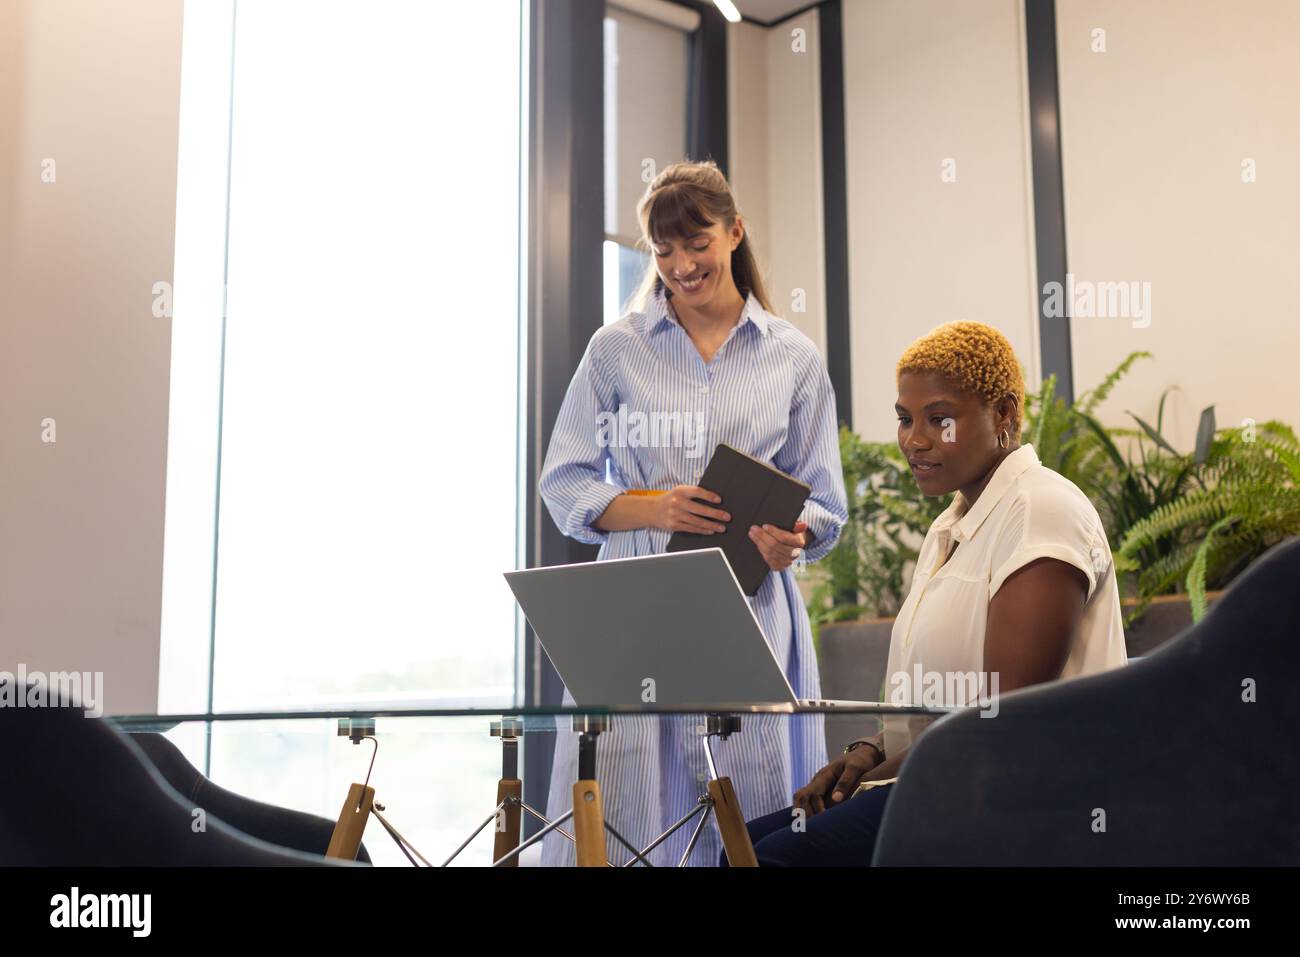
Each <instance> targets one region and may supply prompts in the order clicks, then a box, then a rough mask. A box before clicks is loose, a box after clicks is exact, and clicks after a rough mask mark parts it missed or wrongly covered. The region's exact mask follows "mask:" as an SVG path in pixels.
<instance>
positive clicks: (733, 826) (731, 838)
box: [709, 778, 758, 867]
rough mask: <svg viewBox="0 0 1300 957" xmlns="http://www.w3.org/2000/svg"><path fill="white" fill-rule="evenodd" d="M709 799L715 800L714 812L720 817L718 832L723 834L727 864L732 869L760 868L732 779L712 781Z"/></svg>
mask: <svg viewBox="0 0 1300 957" xmlns="http://www.w3.org/2000/svg"><path fill="white" fill-rule="evenodd" d="M709 797H711V798H713V810H714V811H715V812H716V813H717V815H718V830H719V831H721V832H722V847H723V849H724V850H725V851H726V852H727V863H728V864H730V865H731V866H732V867H758V857H757V856H756V855H755V854H754V843H753V841H751V840H750V839H749V828H747V827H745V815H744V814H742V813H741V810H740V801H739V800H738V799H737V798H736V790H735V788H733V787H732V786H731V778H716V779H714V780H712V781H710V782H709Z"/></svg>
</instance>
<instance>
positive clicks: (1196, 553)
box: [1116, 408, 1300, 621]
mask: <svg viewBox="0 0 1300 957" xmlns="http://www.w3.org/2000/svg"><path fill="white" fill-rule="evenodd" d="M1207 411H1208V412H1209V418H1208V424H1207V419H1206V416H1205V415H1203V416H1202V421H1201V435H1200V436H1198V452H1197V454H1196V456H1195V457H1194V458H1195V459H1198V461H1196V462H1195V464H1196V466H1197V474H1196V485H1197V487H1196V488H1194V489H1192V490H1191V491H1189V492H1188V493H1187V494H1186V495H1183V496H1180V497H1179V498H1178V499H1177V500H1176V501H1172V502H1169V503H1167V504H1165V505H1163V506H1161V507H1160V508H1158V509H1156V510H1155V511H1154V512H1152V513H1151V514H1150V515H1148V516H1146V517H1145V518H1143V519H1142V520H1140V521H1138V522H1136V523H1134V524H1133V526H1132V527H1131V528H1129V529H1128V531H1127V533H1126V534H1125V535H1124V538H1123V541H1122V544H1121V545H1120V549H1119V552H1118V553H1117V554H1116V566H1117V568H1119V569H1121V570H1123V571H1126V572H1129V573H1131V574H1133V575H1135V576H1136V581H1137V590H1138V598H1139V603H1140V604H1139V607H1145V604H1146V603H1148V602H1149V601H1150V599H1151V598H1152V597H1154V596H1155V595H1159V594H1164V593H1166V592H1168V591H1169V590H1170V589H1171V588H1173V587H1174V586H1175V585H1177V584H1179V583H1181V584H1182V585H1183V586H1184V587H1185V588H1186V590H1187V594H1188V596H1189V597H1190V599H1191V601H1192V617H1193V620H1197V621H1199V620H1200V618H1201V617H1202V616H1203V615H1204V613H1205V591H1206V588H1207V587H1222V586H1223V585H1226V584H1227V583H1228V582H1229V581H1231V580H1232V578H1234V577H1235V576H1236V575H1237V574H1238V573H1239V572H1240V571H1241V570H1242V569H1243V568H1245V566H1246V565H1247V564H1249V563H1250V562H1251V561H1252V560H1254V559H1255V558H1257V557H1258V556H1259V555H1261V554H1262V553H1263V552H1265V551H1267V550H1268V549H1269V548H1271V547H1272V546H1273V545H1275V544H1277V543H1278V542H1280V541H1282V539H1284V538H1286V537H1288V536H1290V535H1294V534H1296V533H1297V532H1300V442H1297V440H1296V435H1295V432H1294V431H1292V429H1291V428H1290V427H1289V426H1287V425H1285V424H1284V423H1282V422H1278V421H1269V422H1265V423H1263V424H1262V425H1258V426H1254V425H1250V426H1247V427H1245V428H1241V429H1222V430H1215V428H1214V421H1213V408H1211V409H1210V410H1207ZM1207 434H1208V435H1209V436H1211V437H1212V438H1211V440H1209V441H1208V443H1207V445H1208V447H1207V448H1205V450H1204V453H1203V454H1202V452H1201V450H1200V447H1201V445H1202V438H1203V437H1204V436H1205V435H1207ZM1153 554H1156V555H1158V556H1159V557H1158V558H1157V559H1156V560H1155V561H1150V560H1149V558H1150V556H1151V555H1153Z"/></svg>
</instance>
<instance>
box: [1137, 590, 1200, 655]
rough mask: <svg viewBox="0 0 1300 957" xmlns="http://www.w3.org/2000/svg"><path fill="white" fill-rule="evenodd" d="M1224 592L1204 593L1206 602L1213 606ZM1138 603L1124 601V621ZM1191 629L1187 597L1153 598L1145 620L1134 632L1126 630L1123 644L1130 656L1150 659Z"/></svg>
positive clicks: (1189, 603) (1140, 621) (1190, 604)
mask: <svg viewBox="0 0 1300 957" xmlns="http://www.w3.org/2000/svg"><path fill="white" fill-rule="evenodd" d="M1222 594H1223V592H1221V591H1212V592H1206V593H1205V600H1206V602H1207V603H1208V604H1210V605H1213V604H1214V602H1215V601H1217V600H1218V598H1219V596H1220V595H1222ZM1136 604H1137V602H1134V601H1125V602H1124V603H1123V606H1124V612H1123V613H1124V617H1125V618H1127V617H1128V615H1129V613H1130V612H1131V611H1132V610H1133V608H1134V607H1135V606H1136ZM1190 627H1192V602H1191V600H1190V599H1189V598H1188V597H1187V596H1186V595H1161V596H1159V597H1158V598H1154V599H1152V601H1151V604H1149V605H1147V610H1146V611H1144V612H1143V613H1142V617H1141V618H1139V619H1138V620H1137V621H1136V622H1134V623H1133V626H1132V627H1131V628H1125V629H1124V643H1125V644H1126V645H1127V646H1128V656H1129V657H1130V658H1137V657H1140V656H1141V655H1149V654H1151V652H1153V651H1155V650H1156V649H1157V648H1159V647H1160V646H1161V645H1163V644H1164V643H1165V642H1166V641H1168V640H1169V639H1170V638H1174V637H1177V636H1178V635H1180V634H1182V633H1183V632H1184V631H1186V630H1187V629H1188V628H1190Z"/></svg>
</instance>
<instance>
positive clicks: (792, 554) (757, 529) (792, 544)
mask: <svg viewBox="0 0 1300 957" xmlns="http://www.w3.org/2000/svg"><path fill="white" fill-rule="evenodd" d="M807 530H808V523H807V522H795V523H794V531H791V532H787V531H786V530H785V529H784V528H777V527H776V526H775V525H754V526H752V527H751V528H750V530H749V540H750V541H752V542H753V543H754V544H755V545H757V546H758V550H759V552H760V553H761V554H762V556H763V560H764V561H766V562H767V567H768V568H770V569H772V571H774V572H783V571H785V570H786V569H787V568H789V567H790V566H791V565H793V564H794V561H795V559H796V558H798V557H799V556H800V555H802V554H803V547H804V545H805V544H807V541H808V539H807V536H805V535H804V532H806V531H807Z"/></svg>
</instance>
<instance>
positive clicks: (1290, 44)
mask: <svg viewBox="0 0 1300 957" xmlns="http://www.w3.org/2000/svg"><path fill="white" fill-rule="evenodd" d="M1094 29H1102V30H1104V31H1105V37H1104V39H1105V52H1093V50H1092V47H1093V34H1092V31H1093V30H1094ZM1057 35H1058V49H1059V51H1060V52H1059V67H1060V82H1061V140H1062V154H1063V155H1062V166H1063V174H1064V182H1065V198H1066V209H1065V212H1066V244H1067V256H1068V261H1069V267H1070V271H1071V272H1072V273H1074V274H1075V275H1076V277H1078V278H1079V279H1082V280H1086V281H1091V282H1102V281H1136V282H1149V283H1150V284H1151V308H1150V324H1149V325H1147V326H1146V327H1145V328H1141V327H1138V326H1135V324H1134V321H1131V320H1125V319H1123V318H1093V319H1083V318H1076V319H1075V320H1074V321H1073V322H1072V323H1071V336H1072V340H1073V351H1074V373H1075V383H1076V387H1077V388H1089V387H1091V386H1093V385H1095V384H1096V383H1097V382H1098V381H1100V379H1101V378H1102V376H1103V375H1105V374H1106V373H1107V372H1109V371H1110V369H1112V368H1113V367H1114V366H1115V365H1116V364H1117V363H1118V362H1119V361H1120V359H1122V358H1123V357H1124V356H1125V355H1127V354H1128V353H1129V352H1131V351H1133V350H1135V349H1145V350H1148V351H1150V352H1152V353H1154V354H1155V360H1154V361H1150V360H1148V361H1146V362H1144V363H1141V364H1139V365H1138V366H1137V367H1136V369H1135V370H1134V371H1133V372H1132V373H1131V374H1130V376H1129V377H1128V379H1127V380H1126V381H1125V382H1123V383H1121V385H1120V386H1119V387H1118V388H1117V389H1116V390H1115V392H1114V393H1113V394H1112V397H1111V399H1110V400H1108V401H1107V403H1106V404H1105V405H1104V406H1103V407H1102V410H1101V411H1102V416H1103V420H1104V421H1106V422H1108V423H1116V424H1119V423H1127V424H1132V420H1130V419H1128V417H1127V416H1126V415H1125V414H1124V410H1125V409H1132V410H1133V411H1134V412H1136V413H1137V414H1139V415H1143V416H1144V417H1146V416H1147V415H1150V416H1151V419H1150V420H1149V421H1151V422H1153V423H1154V415H1155V410H1156V405H1157V403H1158V400H1159V396H1160V393H1161V392H1162V391H1163V390H1164V389H1165V388H1167V387H1171V386H1173V387H1176V388H1177V389H1178V390H1179V391H1178V392H1176V393H1174V394H1172V395H1171V396H1170V398H1169V402H1168V404H1167V406H1166V412H1165V417H1166V430H1167V432H1168V433H1169V436H1170V438H1171V440H1172V441H1173V443H1174V445H1175V447H1177V448H1180V449H1190V448H1191V447H1192V445H1193V444H1194V441H1195V435H1196V426H1197V421H1198V418H1199V416H1200V410H1201V409H1202V408H1203V407H1204V406H1206V405H1210V404H1215V405H1216V413H1217V418H1218V423H1219V425H1220V426H1233V425H1240V424H1241V422H1242V420H1243V419H1245V418H1247V417H1250V418H1253V419H1255V420H1257V421H1264V420H1266V419H1269V418H1279V417H1280V418H1283V419H1286V420H1287V421H1289V422H1290V423H1291V424H1292V425H1298V424H1300V376H1298V375H1297V374H1296V371H1295V363H1296V361H1297V359H1298V358H1300V304H1298V303H1297V299H1296V296H1295V293H1294V290H1293V284H1294V283H1293V281H1294V277H1295V276H1296V275H1297V272H1298V270H1300V267H1298V264H1300V177H1298V176H1297V170H1300V56H1297V53H1300V4H1296V3H1295V2H1294V0H1250V2H1243V3H1222V2H1218V0H1146V2H1143V3H1133V2H1130V0H1088V2H1086V3H1082V2H1077V0H1057ZM1246 158H1250V159H1253V160H1254V161H1255V163H1256V170H1257V181H1256V182H1254V183H1244V182H1243V181H1242V161H1243V159H1246ZM1138 321H1139V322H1142V321H1144V320H1138Z"/></svg>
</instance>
